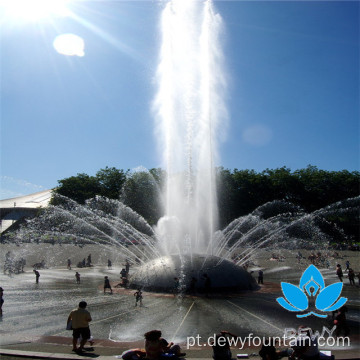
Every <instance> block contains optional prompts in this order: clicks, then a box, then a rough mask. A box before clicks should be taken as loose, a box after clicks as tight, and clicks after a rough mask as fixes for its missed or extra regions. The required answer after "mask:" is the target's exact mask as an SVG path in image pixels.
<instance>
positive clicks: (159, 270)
mask: <svg viewBox="0 0 360 360" xmlns="http://www.w3.org/2000/svg"><path fill="white" fill-rule="evenodd" d="M205 274H207V275H208V276H209V277H210V279H211V291H214V292H237V291H243V290H256V289H258V285H257V283H256V281H255V279H254V278H253V277H252V276H251V275H250V274H249V273H248V272H247V271H246V270H245V269H243V268H242V267H239V266H237V265H235V264H233V263H232V262H230V261H228V260H224V259H222V258H220V257H217V256H206V255H199V254H192V255H179V254H176V255H168V256H162V257H160V258H157V259H154V260H151V261H149V262H147V263H145V264H144V265H142V266H141V267H140V268H139V269H138V270H137V271H136V272H135V273H134V274H133V275H132V276H131V279H130V287H131V288H133V289H137V288H141V289H143V290H146V291H154V292H173V291H174V286H175V280H174V278H178V279H179V282H180V286H179V288H180V289H179V290H180V292H184V293H185V292H190V290H191V289H190V282H191V279H192V278H193V277H194V278H195V279H197V282H196V286H195V289H196V292H197V293H201V292H204V287H205V277H204V275H205Z"/></svg>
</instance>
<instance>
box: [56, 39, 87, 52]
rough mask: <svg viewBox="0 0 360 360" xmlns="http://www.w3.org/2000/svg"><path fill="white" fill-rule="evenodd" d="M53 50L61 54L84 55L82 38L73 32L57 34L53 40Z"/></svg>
mask: <svg viewBox="0 0 360 360" xmlns="http://www.w3.org/2000/svg"><path fill="white" fill-rule="evenodd" d="M53 45H54V48H55V50H56V51H57V52H58V53H59V54H62V55H67V56H84V55H85V52H84V48H85V43H84V40H83V39H82V38H81V37H80V36H78V35H74V34H62V35H58V36H57V37H56V38H55V40H54V42H53Z"/></svg>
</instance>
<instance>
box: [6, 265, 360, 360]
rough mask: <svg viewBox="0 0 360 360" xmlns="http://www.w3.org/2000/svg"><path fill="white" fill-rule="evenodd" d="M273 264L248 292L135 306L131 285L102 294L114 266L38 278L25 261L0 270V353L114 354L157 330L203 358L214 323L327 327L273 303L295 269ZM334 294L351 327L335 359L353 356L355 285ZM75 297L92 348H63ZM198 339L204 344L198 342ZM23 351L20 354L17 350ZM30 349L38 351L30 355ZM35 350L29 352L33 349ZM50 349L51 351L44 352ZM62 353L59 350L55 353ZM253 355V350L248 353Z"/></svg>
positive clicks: (268, 330)
mask: <svg viewBox="0 0 360 360" xmlns="http://www.w3.org/2000/svg"><path fill="white" fill-rule="evenodd" d="M280 265H281V266H278V268H277V271H273V272H271V271H269V272H268V273H267V274H266V280H265V284H264V286H262V288H261V289H260V290H259V291H256V292H244V293H241V294H234V295H222V294H212V295H211V296H210V298H206V297H198V296H186V297H183V298H180V297H174V296H173V295H169V294H153V293H146V292H145V293H144V299H143V304H144V306H143V307H135V306H134V304H135V297H134V291H133V290H125V289H122V288H114V287H113V290H114V293H113V294H112V295H110V294H104V293H103V279H104V276H105V275H107V276H109V278H110V280H111V283H112V286H114V285H116V284H117V283H118V280H119V272H120V270H121V268H120V267H118V268H116V267H114V268H113V269H108V268H106V267H105V266H94V267H92V268H85V269H73V270H67V269H66V268H65V267H61V266H58V267H56V268H51V269H44V270H40V273H41V277H40V282H39V284H36V283H35V276H34V274H33V272H32V269H31V268H25V270H26V271H25V273H22V274H19V275H13V276H12V277H9V276H8V275H3V274H1V275H0V286H2V287H3V288H4V300H5V303H4V306H3V315H2V317H1V318H0V337H1V339H0V345H1V353H2V355H1V359H6V357H7V356H10V354H9V353H6V351H18V353H16V352H15V353H13V357H12V359H14V358H16V357H14V355H16V354H17V355H19V356H20V355H21V356H27V357H29V356H33V358H35V357H41V354H45V355H44V356H43V358H56V356H58V357H57V358H67V359H69V358H83V359H86V358H94V357H96V358H102V357H106V356H109V357H111V358H113V359H114V358H115V356H117V355H120V354H121V353H122V352H123V351H124V350H127V349H129V348H134V347H142V346H143V334H144V333H145V332H146V331H149V330H151V329H154V328H156V329H161V330H162V332H163V336H164V337H165V338H166V339H168V340H169V341H174V342H178V343H180V344H182V346H183V348H185V350H184V351H185V352H187V354H188V355H187V358H192V359H196V358H208V359H210V358H211V347H209V346H208V345H206V342H207V340H208V339H209V338H210V337H211V336H213V335H214V334H215V333H217V332H219V331H220V330H229V331H230V332H232V333H234V334H236V335H238V336H240V337H242V338H246V337H247V336H249V334H250V333H252V334H253V336H266V337H268V336H282V335H283V333H284V329H285V328H290V327H291V328H297V327H298V326H300V325H309V326H311V327H312V328H313V329H315V330H321V329H322V328H323V327H324V326H325V327H327V328H329V329H331V328H332V320H331V317H330V316H329V317H328V318H327V319H321V318H315V317H313V316H312V317H311V318H306V320H304V319H298V318H296V317H295V315H294V314H293V313H291V312H288V311H287V310H285V309H283V308H281V307H280V306H279V305H278V304H277V303H276V298H277V297H279V296H282V293H281V290H280V286H279V283H280V279H281V280H285V279H286V281H289V282H292V283H294V284H297V283H298V281H299V277H300V275H301V272H299V269H298V268H296V267H291V266H288V265H285V264H280ZM76 270H78V271H79V272H80V273H81V283H80V284H76V282H75V276H74V274H75V271H76ZM322 274H323V276H324V278H325V281H326V284H329V283H332V282H335V281H337V279H336V277H335V275H334V272H333V271H332V270H326V269H325V270H322ZM342 296H346V297H348V298H349V301H348V303H347V306H348V308H349V312H348V315H347V317H348V323H349V326H350V329H351V336H350V341H351V344H350V346H338V347H331V348H328V350H329V349H330V350H332V351H333V353H335V354H336V358H337V359H356V358H360V356H359V343H360V341H359V324H360V321H359V318H360V317H359V310H360V308H359V287H358V286H356V287H350V286H347V284H346V285H345V286H344V290H343V293H342ZM81 300H86V301H87V302H88V310H89V311H90V312H91V315H92V318H93V321H92V323H91V325H90V327H91V332H92V335H93V336H94V338H95V345H94V347H93V349H89V351H86V352H85V353H84V354H81V355H78V354H74V353H72V352H71V331H66V330H65V326H66V319H67V317H68V315H69V312H70V311H71V310H72V309H74V308H76V307H77V304H78V303H79V301H81ZM305 321H306V323H304V322H305ZM192 338H197V339H199V344H200V345H201V346H200V345H199V346H191V347H190V348H189V349H186V344H187V341H191V339H192ZM204 345H206V346H204ZM22 352H25V353H22ZM35 353H40V355H39V354H35ZM238 353H247V354H253V353H258V348H257V347H254V346H247V345H245V346H244V348H243V349H239V347H234V349H233V354H234V355H235V354H238ZM34 354H35V355H34ZM51 354H53V355H51ZM61 356H63V357H61ZM253 358H254V359H256V357H253Z"/></svg>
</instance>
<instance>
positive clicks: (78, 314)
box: [67, 301, 92, 352]
mask: <svg viewBox="0 0 360 360" xmlns="http://www.w3.org/2000/svg"><path fill="white" fill-rule="evenodd" d="M86 307H87V302H86V301H80V302H79V307H78V308H77V309H74V310H72V311H71V312H70V314H69V316H68V319H67V323H69V322H70V321H71V322H72V329H73V341H72V343H73V348H72V351H80V352H81V351H83V349H84V345H85V344H86V342H87V341H88V339H90V337H91V334H90V327H89V322H90V321H92V318H91V315H90V312H89V311H87V310H86ZM80 337H81V341H80V346H79V348H77V341H78V339H79V338H80Z"/></svg>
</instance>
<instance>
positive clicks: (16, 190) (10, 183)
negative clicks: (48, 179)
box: [0, 176, 46, 200]
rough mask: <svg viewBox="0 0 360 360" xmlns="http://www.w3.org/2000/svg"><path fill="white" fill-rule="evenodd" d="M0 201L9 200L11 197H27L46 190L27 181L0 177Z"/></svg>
mask: <svg viewBox="0 0 360 360" xmlns="http://www.w3.org/2000/svg"><path fill="white" fill-rule="evenodd" d="M0 183H1V187H0V199H1V200H3V199H10V198H13V197H18V196H23V195H28V194H31V193H36V192H39V191H43V190H46V189H45V188H44V187H43V186H41V185H36V184H32V183H30V182H29V181H26V180H22V179H16V178H13V177H11V176H1V177H0Z"/></svg>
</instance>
